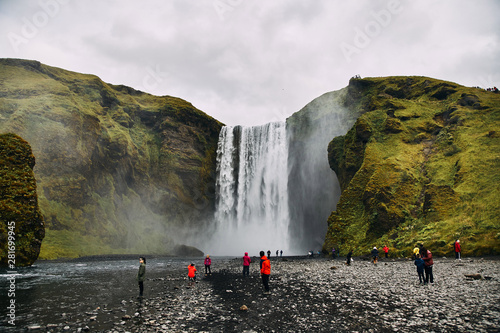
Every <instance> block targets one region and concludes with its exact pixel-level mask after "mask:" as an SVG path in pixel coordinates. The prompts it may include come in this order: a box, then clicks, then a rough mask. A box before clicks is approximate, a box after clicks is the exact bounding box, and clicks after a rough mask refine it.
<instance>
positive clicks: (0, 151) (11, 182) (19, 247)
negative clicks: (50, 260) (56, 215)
mask: <svg viewBox="0 0 500 333" xmlns="http://www.w3.org/2000/svg"><path fill="white" fill-rule="evenodd" d="M34 166H35V157H34V156H33V154H32V152H31V147H30V145H29V144H28V143H27V142H26V141H24V140H23V139H22V138H20V137H19V136H17V135H14V134H1V135H0V244H1V245H0V266H10V264H13V265H14V266H29V265H31V264H33V262H35V260H36V259H37V258H38V255H39V253H40V246H41V244H42V239H43V237H44V236H45V227H44V222H43V216H42V214H41V212H40V208H39V207H38V198H37V192H36V180H35V175H34V174H33V167H34Z"/></svg>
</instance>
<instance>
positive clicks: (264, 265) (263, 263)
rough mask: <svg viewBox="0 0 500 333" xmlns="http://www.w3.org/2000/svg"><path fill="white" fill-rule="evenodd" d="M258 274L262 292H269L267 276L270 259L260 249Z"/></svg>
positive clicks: (269, 272)
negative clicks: (260, 278)
mask: <svg viewBox="0 0 500 333" xmlns="http://www.w3.org/2000/svg"><path fill="white" fill-rule="evenodd" d="M260 275H261V276H262V283H263V284H264V290H265V291H264V294H270V291H269V276H270V275H271V261H269V259H268V258H267V257H266V256H265V253H264V251H260Z"/></svg>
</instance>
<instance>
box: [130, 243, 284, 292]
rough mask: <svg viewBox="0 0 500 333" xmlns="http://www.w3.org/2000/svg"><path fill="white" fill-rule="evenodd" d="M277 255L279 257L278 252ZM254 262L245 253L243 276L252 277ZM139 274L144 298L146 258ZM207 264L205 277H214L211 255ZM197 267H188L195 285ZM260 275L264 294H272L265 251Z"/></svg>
mask: <svg viewBox="0 0 500 333" xmlns="http://www.w3.org/2000/svg"><path fill="white" fill-rule="evenodd" d="M270 254H271V251H268V256H270ZM276 255H278V251H276ZM281 255H283V251H281ZM251 262H252V258H250V256H249V255H248V252H245V255H244V256H243V276H250V263H251ZM139 264H140V266H139V272H138V273H137V281H138V284H139V297H143V293H144V280H145V278H146V258H145V257H139ZM204 264H205V276H208V275H212V270H211V265H212V259H211V258H210V255H208V254H207V256H206V257H205V260H204ZM196 272H197V269H196V265H195V264H194V263H191V264H190V265H189V266H188V280H189V282H190V283H192V284H194V283H197V282H198V281H197V280H196ZM260 275H261V278H262V284H263V286H264V294H270V291H269V278H270V276H271V261H270V260H269V258H268V257H266V255H265V252H264V251H260Z"/></svg>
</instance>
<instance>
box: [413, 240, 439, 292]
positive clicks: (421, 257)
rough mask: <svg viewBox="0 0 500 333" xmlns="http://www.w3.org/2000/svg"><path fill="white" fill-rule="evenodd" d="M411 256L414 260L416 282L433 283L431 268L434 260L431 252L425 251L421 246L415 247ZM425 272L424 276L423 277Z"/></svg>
mask: <svg viewBox="0 0 500 333" xmlns="http://www.w3.org/2000/svg"><path fill="white" fill-rule="evenodd" d="M413 256H414V258H415V261H414V263H415V266H417V274H418V280H419V282H420V284H428V283H429V282H430V283H434V275H433V274H432V267H433V266H434V260H432V253H431V251H429V250H427V249H426V248H425V247H424V245H423V244H420V245H419V246H417V245H415V248H414V249H413ZM424 272H425V276H424Z"/></svg>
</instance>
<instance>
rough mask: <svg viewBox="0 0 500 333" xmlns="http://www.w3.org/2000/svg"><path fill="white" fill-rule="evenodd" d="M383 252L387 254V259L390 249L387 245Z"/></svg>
mask: <svg viewBox="0 0 500 333" xmlns="http://www.w3.org/2000/svg"><path fill="white" fill-rule="evenodd" d="M383 250H384V253H385V257H386V258H387V257H388V256H387V255H388V253H389V248H388V247H387V245H384V248H383Z"/></svg>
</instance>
